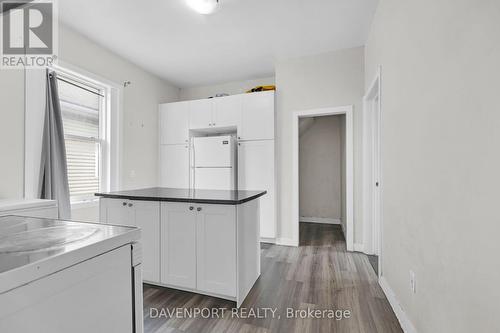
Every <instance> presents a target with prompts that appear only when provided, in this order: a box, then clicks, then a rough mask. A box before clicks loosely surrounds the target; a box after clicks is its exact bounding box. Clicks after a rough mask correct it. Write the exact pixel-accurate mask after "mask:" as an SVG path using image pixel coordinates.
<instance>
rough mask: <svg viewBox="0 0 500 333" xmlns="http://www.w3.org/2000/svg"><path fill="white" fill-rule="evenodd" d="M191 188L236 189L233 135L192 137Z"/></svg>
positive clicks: (235, 158) (235, 157)
mask: <svg viewBox="0 0 500 333" xmlns="http://www.w3.org/2000/svg"><path fill="white" fill-rule="evenodd" d="M192 152H193V156H192V165H191V170H192V177H191V187H192V188H193V189H210V190H236V189H237V179H238V178H237V170H236V166H237V163H236V160H237V156H236V143H235V139H234V137H233V136H229V135H226V136H208V137H195V138H193V150H192Z"/></svg>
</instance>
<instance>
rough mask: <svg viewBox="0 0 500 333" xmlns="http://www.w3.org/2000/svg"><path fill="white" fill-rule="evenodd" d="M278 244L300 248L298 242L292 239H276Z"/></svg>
mask: <svg viewBox="0 0 500 333" xmlns="http://www.w3.org/2000/svg"><path fill="white" fill-rule="evenodd" d="M276 244H277V245H284V246H295V247H297V246H299V244H298V242H297V241H296V240H294V239H292V238H276Z"/></svg>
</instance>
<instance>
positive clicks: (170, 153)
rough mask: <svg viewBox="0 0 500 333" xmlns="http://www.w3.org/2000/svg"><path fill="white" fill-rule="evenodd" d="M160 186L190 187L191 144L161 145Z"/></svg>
mask: <svg viewBox="0 0 500 333" xmlns="http://www.w3.org/2000/svg"><path fill="white" fill-rule="evenodd" d="M160 186H162V187H175V188H189V146H188V145H187V144H182V145H161V146H160Z"/></svg>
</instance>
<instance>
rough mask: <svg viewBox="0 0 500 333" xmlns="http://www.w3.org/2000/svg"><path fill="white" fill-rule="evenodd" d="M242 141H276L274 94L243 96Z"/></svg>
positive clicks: (261, 93) (240, 133)
mask: <svg viewBox="0 0 500 333" xmlns="http://www.w3.org/2000/svg"><path fill="white" fill-rule="evenodd" d="M238 136H239V138H240V139H241V140H266V139H274V92H272V91H270V92H260V93H251V94H245V95H243V104H242V113H241V130H240V131H239V132H238Z"/></svg>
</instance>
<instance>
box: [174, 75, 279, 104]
mask: <svg viewBox="0 0 500 333" xmlns="http://www.w3.org/2000/svg"><path fill="white" fill-rule="evenodd" d="M274 81H275V80H274V76H269V77H264V78H257V79H249V80H242V81H231V82H227V83H220V84H214V85H208V86H200V87H190V88H182V89H181V91H180V100H192V99H201V98H207V97H210V96H215V95H216V94H221V93H226V94H229V95H235V94H242V93H244V92H245V91H247V90H250V89H252V88H254V87H256V86H265V85H266V86H267V85H272V84H274Z"/></svg>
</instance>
